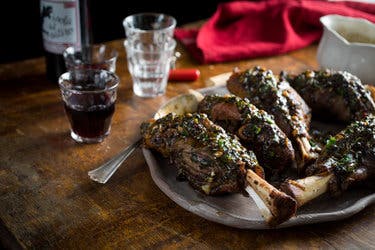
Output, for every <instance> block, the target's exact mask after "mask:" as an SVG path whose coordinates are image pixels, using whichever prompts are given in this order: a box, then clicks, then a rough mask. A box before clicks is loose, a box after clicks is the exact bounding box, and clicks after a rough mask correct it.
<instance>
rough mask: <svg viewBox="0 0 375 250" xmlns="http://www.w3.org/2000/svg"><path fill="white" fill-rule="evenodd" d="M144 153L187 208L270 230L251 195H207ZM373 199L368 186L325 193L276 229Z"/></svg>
mask: <svg viewBox="0 0 375 250" xmlns="http://www.w3.org/2000/svg"><path fill="white" fill-rule="evenodd" d="M200 92H201V93H202V94H213V93H218V94H224V93H227V90H226V88H225V87H224V86H221V87H211V88H207V89H203V90H201V91H200ZM167 105H168V104H167ZM323 126H324V125H323ZM143 154H144V157H145V159H146V162H147V164H148V166H149V169H150V173H151V176H152V178H153V180H154V182H155V184H156V185H157V186H158V187H159V188H160V190H161V191H162V192H164V193H165V194H166V195H167V196H168V197H169V198H170V199H172V200H173V201H174V202H176V203H177V204H178V205H180V206H181V207H183V208H184V209H186V210H188V211H190V212H192V213H194V214H196V215H198V216H201V217H203V218H205V219H207V220H210V221H214V222H217V223H220V224H224V225H227V226H231V227H236V228H247V229H270V227H269V226H268V225H267V224H266V223H265V222H264V220H263V218H262V217H261V215H260V213H259V210H258V208H257V206H256V205H255V203H254V202H253V200H252V199H251V198H250V197H245V196H243V195H242V194H228V195H222V196H204V195H202V194H201V193H198V192H196V191H195V190H194V189H193V188H192V187H191V186H189V184H188V183H187V182H180V181H177V180H176V176H177V171H176V169H175V168H174V167H173V166H171V165H170V164H169V163H168V160H167V159H165V158H163V157H162V156H161V155H159V154H157V153H155V152H152V151H150V150H148V149H145V148H143ZM374 202H375V193H374V192H373V191H372V190H370V189H366V188H361V189H352V190H349V191H348V192H346V193H344V194H343V195H342V196H341V197H339V198H335V199H333V198H332V197H329V196H328V195H323V196H321V197H319V198H318V199H316V200H314V201H312V202H311V203H309V204H306V205H305V206H303V207H302V208H300V209H299V210H298V212H297V215H296V216H295V217H293V218H291V219H290V220H288V221H286V222H284V223H282V224H281V225H279V226H278V227H277V228H285V227H292V226H297V225H304V224H312V223H319V222H326V221H336V220H341V219H345V218H347V217H349V216H352V215H354V214H355V213H357V212H359V211H361V210H362V209H363V208H365V207H366V206H368V205H370V204H372V203H374Z"/></svg>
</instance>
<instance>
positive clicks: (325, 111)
mask: <svg viewBox="0 0 375 250" xmlns="http://www.w3.org/2000/svg"><path fill="white" fill-rule="evenodd" d="M284 77H286V78H288V81H289V82H290V84H291V85H292V86H293V88H295V89H296V90H297V91H298V93H299V94H300V95H301V96H302V97H303V99H304V100H305V101H306V102H307V104H308V105H309V106H310V107H311V108H312V110H313V112H314V114H318V115H320V116H323V117H327V116H328V117H329V118H330V119H332V118H335V119H337V120H340V121H343V122H351V121H354V120H359V119H361V118H363V117H364V116H365V115H366V114H369V113H375V104H374V101H373V99H372V98H371V93H370V91H369V90H367V89H366V87H365V86H364V85H363V84H362V83H361V81H360V79H359V78H358V77H356V76H354V75H352V74H350V73H348V72H346V71H333V70H328V69H325V70H321V71H312V70H307V71H305V72H303V73H301V74H299V75H297V76H295V77H293V76H284Z"/></svg>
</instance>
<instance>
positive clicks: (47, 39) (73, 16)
mask: <svg viewBox="0 0 375 250" xmlns="http://www.w3.org/2000/svg"><path fill="white" fill-rule="evenodd" d="M40 10H41V16H40V19H41V29H42V36H43V45H44V50H45V59H46V73H47V78H48V79H49V80H50V81H52V82H57V81H58V78H59V76H60V75H61V74H62V73H64V72H65V71H66V67H65V62H64V58H63V52H64V50H65V49H66V48H67V47H69V46H75V47H76V48H80V47H81V46H83V45H84V46H87V45H89V44H91V43H92V34H91V33H92V32H91V22H90V14H89V3H88V0H40Z"/></svg>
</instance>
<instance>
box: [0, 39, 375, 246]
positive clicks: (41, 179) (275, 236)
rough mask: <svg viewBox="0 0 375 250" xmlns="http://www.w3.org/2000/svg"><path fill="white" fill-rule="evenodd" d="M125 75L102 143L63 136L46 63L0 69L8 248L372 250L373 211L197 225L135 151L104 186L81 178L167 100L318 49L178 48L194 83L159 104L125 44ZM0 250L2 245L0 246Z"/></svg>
mask: <svg viewBox="0 0 375 250" xmlns="http://www.w3.org/2000/svg"><path fill="white" fill-rule="evenodd" d="M108 44H109V45H111V46H114V47H116V48H117V49H118V51H119V52H120V57H119V60H118V63H117V67H118V68H117V73H118V75H119V76H120V78H121V86H120V89H119V93H118V101H117V106H116V112H115V114H114V117H113V124H112V131H111V134H110V135H109V137H108V138H106V139H105V141H104V142H102V143H100V144H92V145H81V144H77V143H75V142H74V141H73V140H72V139H71V138H70V136H69V124H68V121H67V118H66V116H65V114H64V110H63V105H62V101H61V98H60V92H59V89H58V86H57V84H56V83H50V82H48V81H47V80H46V78H45V65H44V59H43V58H37V59H33V60H27V61H21V62H16V63H10V64H5V65H1V66H0V117H1V118H0V119H1V123H0V236H1V237H0V238H1V243H2V244H3V246H5V247H9V248H35V249H40V248H85V249H86V248H87V249H96V248H120V249H122V248H167V249H168V248H169V249H170V248H198V249H231V248H253V247H271V248H275V249H280V248H293V249H297V248H298V249H299V248H361V249H364V248H366V249H368V248H374V247H375V244H374V239H375V221H374V214H375V209H374V208H375V206H370V207H368V208H366V209H364V210H363V211H361V212H360V213H358V214H356V215H355V216H353V217H351V218H349V219H346V220H343V221H338V222H333V223H323V224H319V225H308V226H300V227H295V228H289V229H280V230H266V231H254V230H240V229H234V228H230V227H227V226H223V225H220V224H216V223H213V222H210V221H207V220H205V219H202V218H200V217H198V216H196V215H194V214H192V213H190V212H187V211H185V210H184V209H182V208H181V207H179V206H178V205H176V204H175V203H174V202H173V201H171V200H170V199H169V198H168V197H166V196H165V195H164V194H163V193H162V192H161V191H160V190H159V189H158V188H157V186H156V185H155V184H154V182H153V181H152V179H151V176H150V173H149V171H148V167H147V165H146V163H145V160H144V158H143V155H142V153H141V150H139V149H138V150H136V151H135V153H134V154H133V155H132V156H131V157H130V158H129V159H128V160H127V161H126V162H125V163H124V164H123V165H122V166H121V168H120V169H119V170H118V171H117V172H116V173H115V175H114V176H113V177H112V179H110V181H109V182H108V183H107V184H105V185H102V184H98V183H95V182H93V181H91V180H90V179H89V178H88V175H87V171H89V170H91V169H94V168H96V167H97V166H99V165H100V164H102V163H103V162H105V161H107V160H108V159H110V158H111V157H112V156H114V155H115V154H117V153H118V152H119V151H120V150H121V149H123V148H124V147H126V146H127V145H129V144H130V143H132V142H134V141H135V140H136V138H137V137H138V136H139V135H138V133H139V129H138V127H139V124H140V123H141V122H142V121H144V120H146V119H148V118H150V117H151V116H152V114H153V113H154V111H155V110H156V109H157V108H158V107H159V106H160V105H161V104H162V103H164V102H166V101H167V100H168V99H170V98H171V97H173V96H176V95H178V94H181V93H185V92H186V91H187V90H188V89H190V88H193V89H196V88H201V87H204V86H205V80H206V79H207V78H209V77H211V76H214V75H217V74H220V73H223V72H228V71H231V70H232V68H233V67H235V66H240V67H241V68H246V67H251V66H254V65H261V66H264V67H266V68H270V69H272V70H273V71H274V72H276V73H278V72H279V71H280V70H282V69H285V70H289V71H293V72H296V73H297V72H300V71H302V70H304V69H308V68H317V67H318V65H317V62H316V59H315V56H316V49H317V46H316V45H313V46H310V47H307V48H305V49H302V50H299V51H295V52H292V53H288V54H285V55H281V56H274V57H267V58H257V59H252V60H244V61H238V62H231V63H221V64H215V65H198V64H197V63H196V62H195V61H194V60H193V59H192V58H191V57H190V56H189V54H188V53H187V52H186V51H185V50H184V49H183V48H182V47H181V46H179V47H178V50H179V51H180V52H182V57H181V59H180V60H179V61H178V62H177V67H198V68H199V69H200V71H201V77H200V79H199V80H198V81H195V82H192V83H169V85H168V90H167V93H166V94H165V95H164V96H161V97H157V98H155V99H142V98H139V97H136V96H135V95H134V94H133V92H132V89H131V84H132V83H131V79H130V77H129V73H128V72H127V69H126V59H125V52H124V49H123V46H122V41H121V40H118V41H113V42H109V43H108ZM0 248H1V245H0Z"/></svg>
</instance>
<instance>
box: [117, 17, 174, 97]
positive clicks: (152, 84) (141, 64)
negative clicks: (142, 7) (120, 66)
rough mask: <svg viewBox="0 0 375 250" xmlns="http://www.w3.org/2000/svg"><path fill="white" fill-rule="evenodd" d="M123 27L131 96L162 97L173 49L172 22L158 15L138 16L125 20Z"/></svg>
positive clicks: (169, 18)
mask: <svg viewBox="0 0 375 250" xmlns="http://www.w3.org/2000/svg"><path fill="white" fill-rule="evenodd" d="M123 26H124V29H125V33H126V40H125V42H124V46H125V49H126V54H127V59H128V69H129V72H130V74H131V76H132V79H133V91H134V93H135V94H136V95H138V96H141V97H155V96H158V95H161V94H164V93H165V90H166V86H167V81H168V74H169V69H170V63H171V59H172V55H173V53H174V50H175V47H176V41H175V40H174V39H173V33H174V29H175V27H176V19H175V18H174V17H172V16H169V15H165V14H161V13H139V14H134V15H130V16H128V17H126V18H125V19H124V21H123Z"/></svg>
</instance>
